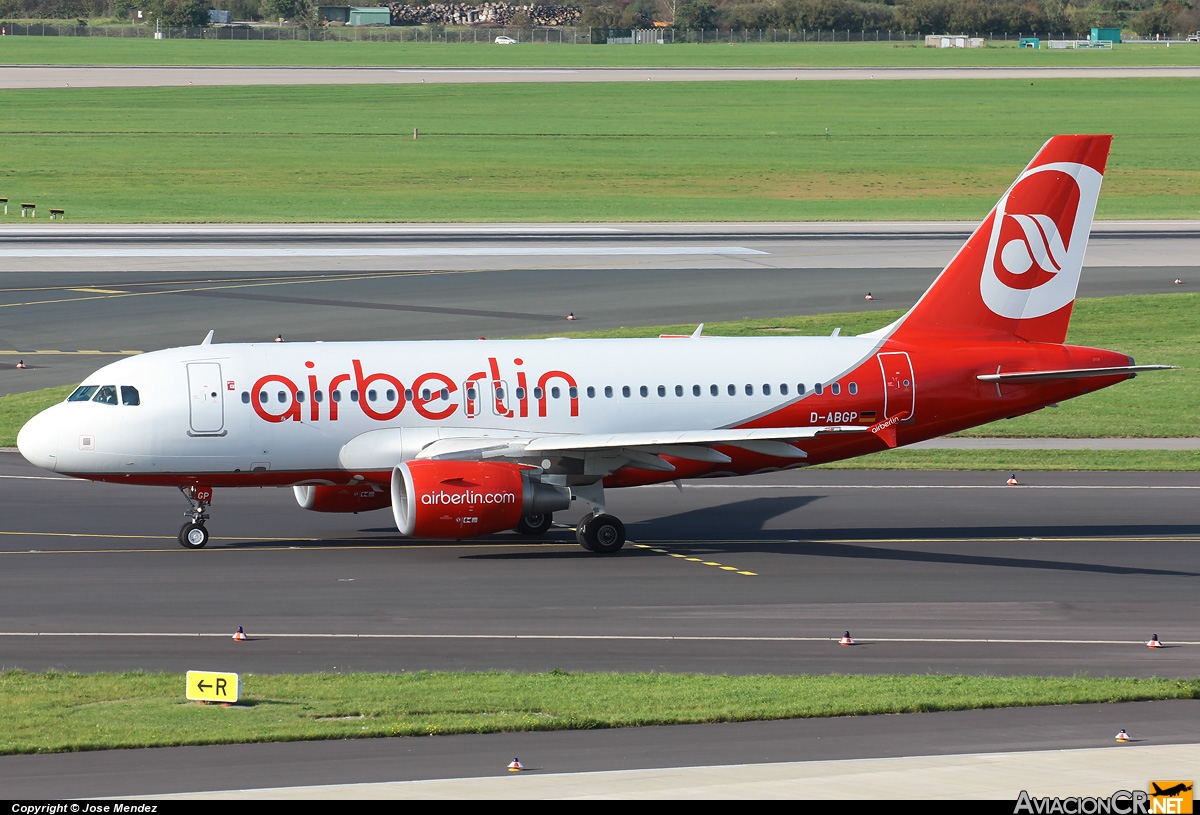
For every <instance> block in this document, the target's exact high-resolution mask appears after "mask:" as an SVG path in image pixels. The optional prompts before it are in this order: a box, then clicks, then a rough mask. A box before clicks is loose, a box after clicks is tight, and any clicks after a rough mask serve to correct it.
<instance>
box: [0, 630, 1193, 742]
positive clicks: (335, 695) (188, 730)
mask: <svg viewBox="0 0 1200 815" xmlns="http://www.w3.org/2000/svg"><path fill="white" fill-rule="evenodd" d="M1131 647H1132V646H1131ZM242 682H243V693H242V698H243V702H242V703H241V704H239V705H237V706H234V707H228V708H224V707H220V706H201V705H198V704H196V703H194V702H193V703H188V702H186V701H185V700H184V677H183V676H182V675H179V674H146V673H125V674H93V675H79V674H64V673H45V674H30V673H26V672H23V671H9V672H7V673H3V674H0V754H12V753H35V752H67V751H77V750H104V749H114V748H120V747H159V746H169V745H183V744H229V743H239V742H241V743H245V742H266V741H299V740H314V739H344V738H372V737H380V736H421V735H448V734H452V733H494V732H513V731H530V730H583V729H596V728H607V727H631V726H639V725H661V724H686V723H700V722H733V721H751V720H765V719H789V718H808V717H820V716H855V715H867V714H878V713H910V712H923V711H934V710H966V709H980V708H994V707H1028V706H1034V705H1061V704H1086V703H1103V702H1122V701H1137V700H1149V699H1189V698H1197V697H1200V681H1195V680H1184V681H1180V680H1171V679H1092V678H1080V677H1072V678H1036V677H1016V678H1003V677H993V676H981V677H967V676H740V677H739V676H704V675H694V674H692V675H680V674H584V673H578V674H572V673H566V672H562V671H552V672H550V673H544V674H514V673H500V672H496V673H482V674H454V673H423V672H422V673H408V674H344V675H338V674H316V675H313V674H309V675H257V674H252V675H243V677H242Z"/></svg>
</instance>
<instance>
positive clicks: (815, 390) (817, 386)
mask: <svg viewBox="0 0 1200 815" xmlns="http://www.w3.org/2000/svg"><path fill="white" fill-rule="evenodd" d="M823 391H824V386H823V385H821V383H820V382H818V383H817V384H815V385H813V393H815V394H816V395H817V396H820V395H821V393H822V392H823Z"/></svg>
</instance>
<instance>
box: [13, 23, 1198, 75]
mask: <svg viewBox="0 0 1200 815" xmlns="http://www.w3.org/2000/svg"><path fill="white" fill-rule="evenodd" d="M48 25H53V23H48ZM114 28H115V27H114ZM371 33H372V34H373V35H374V36H383V34H382V33H381V32H371ZM855 33H857V32H855ZM406 34H407V36H410V37H411V36H412V33H411V31H409V32H406ZM388 35H390V36H391V37H393V38H396V37H399V36H400V33H399V32H398V31H396V30H393V31H390V32H388ZM301 36H303V35H302V34H301ZM426 36H427V35H426ZM454 36H455V34H453V33H452V34H451V37H454ZM467 36H470V35H469V34H468V35H467ZM797 36H799V35H797ZM808 36H810V37H811V36H812V33H811V32H809V34H808ZM882 36H883V37H885V38H886V36H887V33H886V32H884V33H883V34H882ZM1014 40H1015V37H1014ZM0 62H3V63H4V64H8V65H258V66H267V65H305V66H383V65H387V66H416V67H450V68H462V67H472V68H473V67H571V68H588V67H616V68H620V67H663V68H668V67H679V68H692V67H714V68H739V67H746V68H759V67H763V68H768V67H783V68H787V67H804V68H821V67H831V68H833V67H870V68H877V67H897V68H911V67H931V68H947V67H949V68H958V67H1021V68H1025V67H1031V66H1033V67H1058V66H1081V65H1087V66H1097V67H1109V66H1115V65H1116V66H1139V65H1200V46H1197V45H1195V44H1190V43H1189V44H1179V43H1177V44H1175V45H1174V46H1172V47H1170V48H1168V47H1167V46H1166V44H1165V43H1160V44H1144V45H1143V44H1132V43H1123V44H1121V45H1117V46H1116V47H1114V48H1113V49H1112V50H1111V51H1100V50H1095V51H1092V50H1081V51H1066V50H1054V51H1051V50H1049V49H1042V50H1037V51H1034V50H1031V49H1018V48H1017V47H1016V42H1015V41H1011V40H1010V41H1009V42H1004V41H997V42H992V43H989V45H988V47H986V48H975V49H959V48H947V49H941V48H926V47H925V46H924V43H917V42H907V43H900V42H891V43H889V42H878V43H876V42H865V43H864V42H851V43H844V42H843V43H829V42H824V43H811V42H810V43H757V42H755V43H737V44H735V45H733V46H730V45H729V44H728V43H707V44H699V43H690V44H689V43H676V44H673V45H664V46H662V47H658V48H645V47H642V48H626V47H622V46H594V45H590V44H583V43H579V44H575V45H572V44H570V43H565V44H561V45H560V44H558V43H521V44H520V45H518V46H511V47H497V46H496V45H494V44H493V43H492V42H490V41H486V42H479V43H471V42H466V43H457V42H451V43H439V42H435V43H429V42H405V43H400V42H335V41H330V42H294V41H283V42H264V41H258V42H255V41H253V40H251V41H237V40H232V41H231V40H154V39H144V38H138V39H133V38H124V37H5V38H3V39H2V40H0Z"/></svg>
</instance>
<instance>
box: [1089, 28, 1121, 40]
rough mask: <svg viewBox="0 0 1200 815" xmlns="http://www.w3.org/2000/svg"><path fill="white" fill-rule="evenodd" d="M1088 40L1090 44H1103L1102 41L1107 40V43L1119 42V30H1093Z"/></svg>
mask: <svg viewBox="0 0 1200 815" xmlns="http://www.w3.org/2000/svg"><path fill="white" fill-rule="evenodd" d="M1090 39H1091V41H1092V42H1103V41H1104V40H1108V41H1109V42H1112V43H1117V42H1120V41H1121V29H1119V28H1093V29H1092V36H1091V38H1090Z"/></svg>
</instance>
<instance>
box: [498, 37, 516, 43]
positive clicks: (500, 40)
mask: <svg viewBox="0 0 1200 815" xmlns="http://www.w3.org/2000/svg"><path fill="white" fill-rule="evenodd" d="M516 44H517V41H516V40H514V39H513V38H512V37H497V38H496V45H516Z"/></svg>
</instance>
